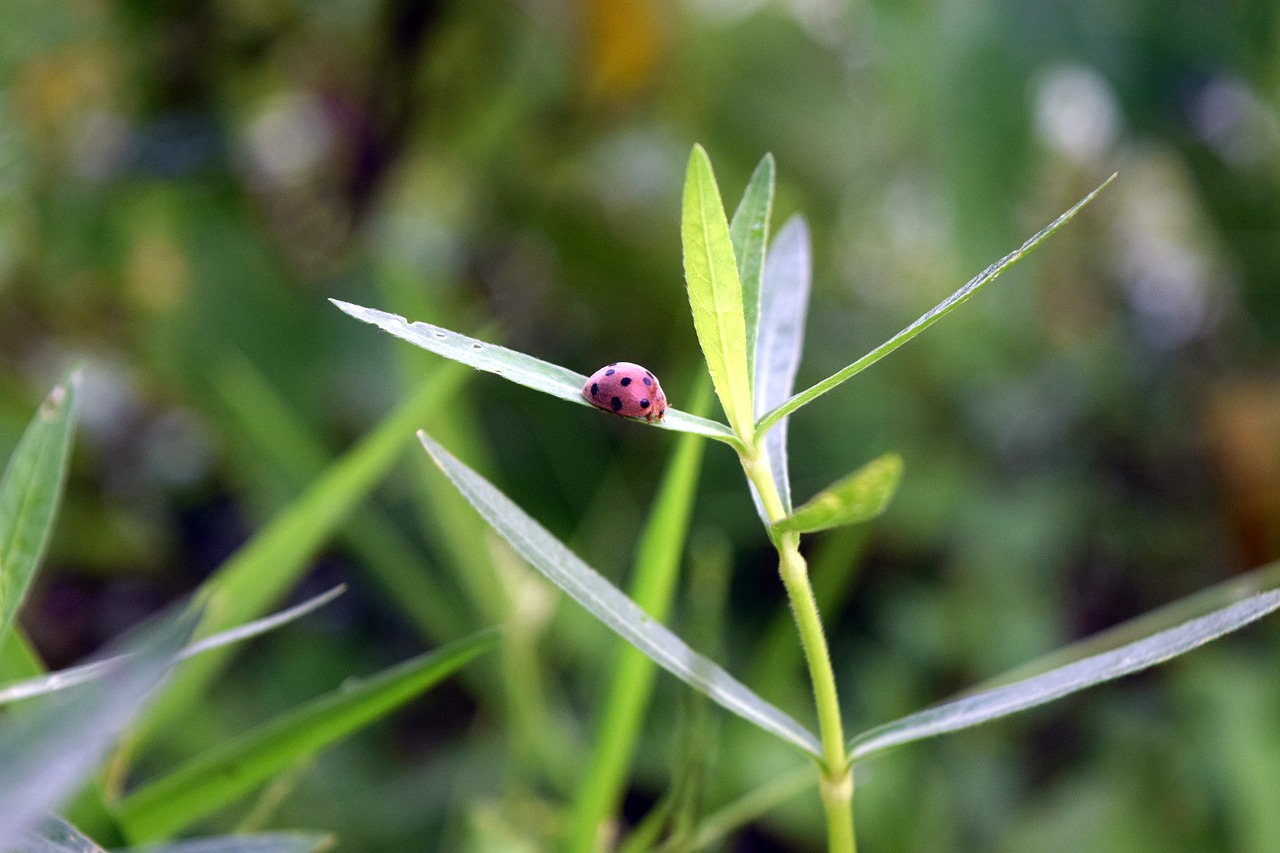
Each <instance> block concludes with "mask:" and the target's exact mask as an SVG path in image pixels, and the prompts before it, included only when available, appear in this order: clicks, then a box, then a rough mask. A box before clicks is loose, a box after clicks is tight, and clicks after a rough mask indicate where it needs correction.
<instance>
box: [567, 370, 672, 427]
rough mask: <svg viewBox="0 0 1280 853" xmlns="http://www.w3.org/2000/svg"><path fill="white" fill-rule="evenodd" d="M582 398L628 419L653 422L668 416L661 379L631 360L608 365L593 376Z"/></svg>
mask: <svg viewBox="0 0 1280 853" xmlns="http://www.w3.org/2000/svg"><path fill="white" fill-rule="evenodd" d="M582 396H583V397H586V398H587V402H588V403H590V404H591V405H593V406H599V407H600V408H602V409H606V410H608V411H610V412H613V413H614V414H615V415H621V416H622V417H624V418H644V419H645V420H646V421H648V422H649V423H653V422H654V421H660V420H662V416H663V415H665V414H666V413H667V395H666V394H663V393H662V386H661V385H659V384H658V377H656V376H654V375H653V374H652V373H650V372H649V371H648V370H645V369H644V368H643V367H641V366H640V365H638V364H632V363H631V362H629V361H615V362H614V363H613V364H606V365H605V366H604V367H602V368H600V369H599V370H597V371H596V372H595V373H593V374H591V378H590V379H588V380H587V381H586V383H585V384H584V385H583V386H582Z"/></svg>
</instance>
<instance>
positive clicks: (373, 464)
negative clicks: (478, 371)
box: [144, 381, 442, 728]
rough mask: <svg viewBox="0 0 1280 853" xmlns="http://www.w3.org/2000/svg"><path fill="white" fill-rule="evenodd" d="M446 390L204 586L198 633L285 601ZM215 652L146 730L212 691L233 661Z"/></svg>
mask: <svg viewBox="0 0 1280 853" xmlns="http://www.w3.org/2000/svg"><path fill="white" fill-rule="evenodd" d="M441 392H442V388H441V386H440V385H439V384H438V383H435V382H432V381H428V382H425V383H423V384H422V385H421V387H419V389H418V390H417V391H415V392H414V393H413V395H411V396H410V397H409V398H408V399H407V400H405V401H404V403H402V404H401V405H400V407H399V408H398V409H396V410H395V411H394V412H392V413H391V414H390V415H388V416H387V417H386V418H385V419H383V421H382V423H380V424H379V425H378V426H377V427H375V428H374V429H373V430H372V431H370V432H369V433H368V434H366V435H365V437H364V438H362V439H361V440H360V441H359V442H358V443H357V444H356V445H355V446H354V447H353V448H351V449H350V450H349V451H347V452H346V453H345V454H344V455H343V456H341V457H340V458H339V459H338V460H337V461H336V462H334V463H333V464H332V465H331V466H329V467H328V468H327V469H325V472H324V474H322V475H321V476H320V477H319V478H318V479H317V480H316V481H315V483H314V484H313V485H312V486H311V487H310V488H309V489H308V490H307V491H306V493H304V494H303V495H302V497H300V498H299V499H298V500H297V501H295V502H294V503H293V504H291V505H290V506H288V507H287V508H286V509H285V510H284V511H282V512H281V513H280V514H279V515H277V516H276V517H275V518H274V519H272V521H271V522H270V523H269V524H268V525H267V526H266V527H264V528H263V529H262V530H260V531H259V532H258V533H257V534H256V535H255V536H254V537H253V538H252V539H251V540H249V542H248V543H246V544H245V545H244V546H243V547H242V548H240V549H239V550H238V551H236V553H235V554H233V555H232V556H231V557H230V558H229V559H228V560H227V561H226V562H225V563H223V564H222V565H221V566H220V567H219V568H218V570H217V571H216V572H214V574H213V575H212V576H211V577H210V578H209V579H208V580H206V581H205V582H204V584H202V585H201V587H200V589H199V591H198V592H197V597H198V599H199V600H200V601H202V602H204V603H205V605H206V610H207V611H208V616H207V617H206V619H205V621H204V623H202V624H201V626H200V627H201V631H202V632H208V633H214V632H217V631H222V630H226V629H228V628H231V627H233V626H235V625H239V624H241V623H244V622H248V621H250V620H252V619H256V618H258V617H259V616H261V615H262V614H263V613H265V612H267V610H268V609H270V608H271V606H272V605H273V604H274V602H276V601H277V600H278V599H279V598H280V597H281V596H283V595H284V593H285V592H286V590H288V589H289V588H290V587H291V586H292V585H293V584H294V583H295V582H296V581H297V580H298V578H299V577H301V576H302V573H303V572H304V571H305V570H306V568H307V567H308V565H309V564H310V562H311V559H312V557H313V556H314V555H315V554H316V552H317V551H319V549H320V547H321V546H322V545H323V544H324V543H325V542H326V541H327V540H328V539H329V537H330V536H331V535H332V534H333V533H334V531H335V530H337V529H338V527H339V526H340V525H341V524H342V522H343V521H344V520H345V519H346V518H347V516H348V515H349V514H350V513H351V511H352V510H353V509H354V508H355V507H356V506H357V505H358V504H359V503H360V502H361V501H362V500H363V499H364V498H365V496H366V495H367V494H368V493H369V491H370V490H371V489H372V488H373V487H374V485H375V484H376V483H377V482H378V481H379V480H380V479H382V478H383V477H384V476H385V475H386V473H387V471H389V470H390V468H391V466H392V465H393V464H394V463H395V462H396V460H397V459H399V458H400V457H401V455H402V454H403V453H404V450H405V441H406V440H407V439H408V437H409V436H411V435H412V433H413V430H414V429H415V428H417V426H418V424H419V422H420V421H422V420H423V419H424V418H425V417H426V415H427V413H429V412H430V411H431V410H432V409H433V408H435V406H436V405H437V404H438V402H439V400H440V399H441V396H440V395H441ZM228 655H229V651H228V650H226V649H218V650H215V651H212V652H209V653H208V654H204V655H201V656H200V657H198V658H196V659H195V660H193V661H191V662H190V663H189V664H188V665H187V666H184V667H183V668H182V669H181V670H180V671H179V672H178V673H176V674H175V675H174V678H173V679H172V680H171V681H170V682H169V684H168V686H167V687H166V688H165V690H164V691H163V692H162V693H161V695H160V696H159V697H158V698H157V699H156V702H155V703H154V705H153V707H152V709H151V711H149V712H148V714H147V717H146V720H145V724H144V728H145V727H146V726H147V725H157V724H163V723H165V722H169V721H172V720H175V719H177V718H179V717H180V716H181V714H182V712H183V710H184V709H186V708H187V707H189V706H190V705H191V704H193V703H194V702H196V701H198V699H199V697H200V696H201V695H203V694H204V692H205V690H207V689H208V686H209V684H210V683H211V682H212V681H213V679H214V678H215V677H216V676H217V674H218V672H219V671H220V669H221V668H222V667H223V666H224V665H225V664H226V662H227V660H228Z"/></svg>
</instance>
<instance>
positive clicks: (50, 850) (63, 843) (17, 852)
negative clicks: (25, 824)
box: [6, 815, 107, 853]
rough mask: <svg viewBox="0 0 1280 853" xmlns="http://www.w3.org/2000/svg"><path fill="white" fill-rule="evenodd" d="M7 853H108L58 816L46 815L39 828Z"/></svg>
mask: <svg viewBox="0 0 1280 853" xmlns="http://www.w3.org/2000/svg"><path fill="white" fill-rule="evenodd" d="M6 853H107V851H106V850H104V849H103V848H101V847H99V846H98V845H97V844H95V843H94V842H93V840H92V839H91V838H89V837H88V836H86V835H85V834H84V833H82V832H81V831H80V830H78V829H76V828H75V827H74V826H72V825H71V824H69V823H67V822H66V821H65V820H63V819H62V818H60V817H58V816H56V815H46V816H45V817H44V819H43V820H42V821H41V822H40V824H39V825H38V826H36V827H35V828H34V829H32V830H30V831H29V832H28V833H27V834H26V837H25V838H24V839H23V840H22V841H21V842H19V843H18V844H17V845H16V846H14V847H13V849H12V850H10V851H6Z"/></svg>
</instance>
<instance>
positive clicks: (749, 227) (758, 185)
mask: <svg viewBox="0 0 1280 853" xmlns="http://www.w3.org/2000/svg"><path fill="white" fill-rule="evenodd" d="M774 171H775V170H774V164H773V155H772V154H766V155H764V157H762V158H761V159H760V163H759V164H758V165H757V166H756V170H755V171H754V172H752V173H751V180H750V181H748V182H747V188H746V190H745V191H744V192H743V193H742V201H740V202H738V209H737V210H735V211H734V212H733V220H732V221H731V222H730V223H729V239H730V241H731V242H732V243H733V256H734V257H735V258H736V259H737V261H738V280H739V281H740V282H741V283H742V319H743V322H744V323H745V325H746V329H747V381H748V383H751V387H753V388H754V387H756V386H755V384H754V375H755V369H756V364H755V359H754V358H753V357H752V356H753V354H754V353H755V351H756V330H757V327H758V325H759V323H760V277H761V275H762V273H763V271H764V247H765V246H766V245H767V244H768V242H769V214H770V212H771V211H772V210H773V184H774Z"/></svg>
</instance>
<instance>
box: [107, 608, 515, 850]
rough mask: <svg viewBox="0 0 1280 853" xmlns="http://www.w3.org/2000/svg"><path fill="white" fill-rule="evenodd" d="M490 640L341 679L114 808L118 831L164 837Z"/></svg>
mask: <svg viewBox="0 0 1280 853" xmlns="http://www.w3.org/2000/svg"><path fill="white" fill-rule="evenodd" d="M496 639H497V637H496V635H495V634H494V633H493V632H485V633H481V634H476V635H474V636H472V637H469V638H467V639H465V640H459V641H457V642H455V643H450V644H449V645H447V646H444V647H442V648H440V649H439V650H437V651H435V652H432V653H430V654H426V655H422V656H420V657H417V658H414V659H412V660H407V661H405V662H403V663H400V664H397V665H396V666H394V667H392V668H390V669H388V670H386V671H384V672H381V673H379V674H378V675H374V676H370V677H368V678H365V679H361V680H358V681H351V682H348V683H346V684H344V685H343V686H342V687H341V688H339V689H338V690H336V691H334V692H333V693H330V694H329V695H327V696H322V697H321V698H319V699H316V700H314V701H312V702H309V703H307V704H306V705H303V706H301V707H299V708H295V709H294V710H292V711H290V712H289V713H287V714H285V715H284V716H282V717H280V718H279V719H276V720H273V721H271V722H269V723H266V724H264V725H262V726H261V727H259V728H257V729H255V730H253V731H251V732H247V733H246V734H244V735H242V736H240V737H238V738H235V739H233V740H229V741H226V742H225V743H223V744H221V745H220V746H218V747H217V748H216V749H214V750H213V751H211V752H209V753H206V754H204V755H199V756H197V757H196V758H194V759H192V760H191V761H190V762H189V763H187V764H185V765H183V766H182V767H179V768H178V769H177V770H174V771H172V772H171V773H169V774H167V775H165V776H163V777H161V778H160V779H157V780H155V781H153V782H149V783H147V784H146V785H144V786H143V787H141V788H139V789H138V790H137V791H135V792H133V793H131V794H129V796H127V797H126V798H125V799H124V801H123V802H121V803H120V807H119V818H120V821H121V823H122V824H123V825H124V828H125V831H126V833H127V834H128V836H129V838H130V839H131V840H133V841H135V842H145V841H159V840H162V839H165V838H168V837H170V836H171V835H173V834H174V833H175V832H178V831H181V830H182V829H184V828H186V827H187V826H190V825H191V824H192V823H194V822H196V821H198V820H199V819H200V818H202V817H204V816H205V815H207V814H209V813H210V812H213V811H215V810H217V809H219V808H221V807H223V806H225V805H226V804H228V803H230V802H232V801H234V800H236V799H238V798H239V797H242V796H244V795H245V794H247V793H249V792H251V791H252V790H254V789H255V788H257V787H258V786H260V785H262V784H263V783H264V782H267V781H268V780H270V779H271V778H272V777H274V776H276V775H278V774H280V773H283V772H284V771H286V770H288V769H289V768H290V767H292V766H294V765H295V764H297V763H298V762H300V761H303V760H305V759H307V758H310V757H311V756H313V755H315V754H316V753H317V752H319V751H320V750H322V749H324V748H326V747H328V746H331V745H333V744H334V743H335V742H337V741H339V740H341V739H342V738H345V737H347V736H348V735H350V734H351V733H352V732H353V731H356V730H358V729H359V728H361V727H363V726H366V725H368V724H369V723H371V722H373V721H374V720H377V719H379V718H380V717H383V716H385V715H386V714H388V713H390V712H391V711H393V710H395V709H396V708H398V707H400V706H401V705H403V704H404V703H405V702H408V701H409V700H411V699H413V698H414V697H416V696H418V695H419V694H421V693H422V692H423V691H425V690H428V689H430V688H431V687H432V686H434V685H435V684H437V683H439V682H440V681H441V680H442V679H444V678H446V677H447V676H448V675H449V674H451V673H452V672H454V671H455V670H457V669H458V668H459V667H461V666H463V665H465V664H466V663H468V662H469V661H470V660H471V659H472V658H474V657H475V656H476V655H478V654H480V653H482V652H484V651H486V650H487V649H489V648H490V647H492V646H493V644H494V642H495V640H496Z"/></svg>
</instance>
